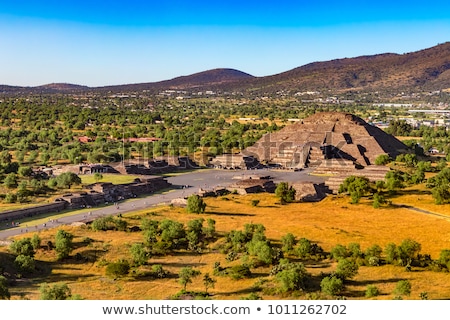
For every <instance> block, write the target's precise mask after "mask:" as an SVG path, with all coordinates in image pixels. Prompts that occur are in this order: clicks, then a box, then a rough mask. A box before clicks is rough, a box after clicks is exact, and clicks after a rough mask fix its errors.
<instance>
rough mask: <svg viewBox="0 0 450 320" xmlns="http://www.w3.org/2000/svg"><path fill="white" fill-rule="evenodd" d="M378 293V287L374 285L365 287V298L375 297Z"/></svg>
mask: <svg viewBox="0 0 450 320" xmlns="http://www.w3.org/2000/svg"><path fill="white" fill-rule="evenodd" d="M379 294H380V290H378V288H377V287H376V286H374V285H371V284H370V285H368V286H367V288H366V293H365V296H366V298H372V297H376V296H378V295H379Z"/></svg>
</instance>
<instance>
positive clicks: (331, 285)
mask: <svg viewBox="0 0 450 320" xmlns="http://www.w3.org/2000/svg"><path fill="white" fill-rule="evenodd" d="M320 288H321V290H322V292H323V293H326V294H329V295H330V296H336V295H338V294H340V293H341V292H342V291H343V290H344V283H343V281H342V279H339V278H337V277H333V276H331V277H325V278H323V279H322V281H321V282H320Z"/></svg>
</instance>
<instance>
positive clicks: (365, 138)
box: [242, 112, 408, 168]
mask: <svg viewBox="0 0 450 320" xmlns="http://www.w3.org/2000/svg"><path fill="white" fill-rule="evenodd" d="M407 150H408V148H407V146H406V145H404V144H403V143H402V142H401V141H399V140H398V139H397V138H395V137H394V136H392V135H389V134H387V133H386V132H384V131H383V130H381V129H379V128H378V127H375V126H373V125H370V124H368V123H367V122H365V121H364V120H363V119H361V118H359V117H357V116H355V115H353V114H349V113H343V112H321V113H316V114H314V115H312V116H310V117H308V118H305V119H303V120H302V121H299V122H297V123H295V124H292V125H288V126H286V127H284V128H283V129H281V130H279V131H277V132H273V133H268V134H266V135H264V136H263V137H262V138H261V139H260V140H258V141H257V142H256V143H255V144H254V145H253V146H251V147H248V148H247V149H245V150H244V151H243V152H242V154H243V155H245V156H253V157H255V158H257V159H258V160H259V161H260V162H265V163H269V164H276V165H280V166H283V167H291V168H304V167H311V166H317V165H319V164H321V165H323V164H324V163H327V162H328V163H331V162H333V161H331V160H333V159H336V160H342V161H345V163H353V164H354V165H357V166H361V167H366V166H370V165H373V164H375V159H376V158H377V157H378V156H379V155H381V154H387V155H389V156H391V157H393V158H395V157H396V156H397V155H398V154H400V153H404V152H407ZM328 159H329V160H330V161H327V160H328Z"/></svg>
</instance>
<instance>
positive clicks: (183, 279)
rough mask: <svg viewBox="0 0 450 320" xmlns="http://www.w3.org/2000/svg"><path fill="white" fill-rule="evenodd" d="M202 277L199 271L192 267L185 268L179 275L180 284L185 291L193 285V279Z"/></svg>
mask: <svg viewBox="0 0 450 320" xmlns="http://www.w3.org/2000/svg"><path fill="white" fill-rule="evenodd" d="M199 275H200V271H199V270H194V269H193V268H192V267H183V268H181V270H180V273H179V274H178V282H179V283H180V284H181V285H182V286H183V290H184V291H186V286H187V285H188V284H189V283H192V278H195V277H197V276H199Z"/></svg>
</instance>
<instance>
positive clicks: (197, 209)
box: [186, 194, 206, 213]
mask: <svg viewBox="0 0 450 320" xmlns="http://www.w3.org/2000/svg"><path fill="white" fill-rule="evenodd" d="M205 208H206V203H205V202H204V201H203V199H202V198H201V197H200V196H199V195H196V194H193V195H191V196H189V197H188V199H187V206H186V211H187V212H188V213H203V212H205Z"/></svg>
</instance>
